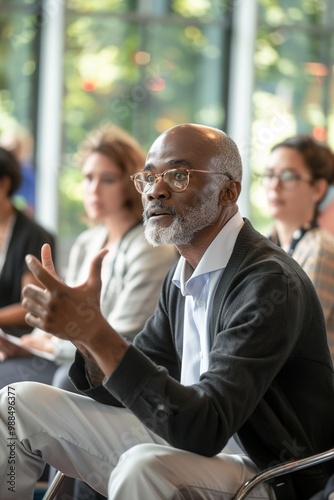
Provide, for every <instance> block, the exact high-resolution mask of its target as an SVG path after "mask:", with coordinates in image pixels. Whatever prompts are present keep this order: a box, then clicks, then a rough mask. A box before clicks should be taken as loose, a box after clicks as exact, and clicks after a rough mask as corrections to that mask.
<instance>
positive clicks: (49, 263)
mask: <svg viewBox="0 0 334 500" xmlns="http://www.w3.org/2000/svg"><path fill="white" fill-rule="evenodd" d="M41 258H42V266H43V267H44V269H45V270H46V271H48V273H50V274H51V275H52V276H54V277H55V278H56V279H59V276H58V275H57V273H56V270H55V266H54V263H53V258H52V250H51V247H50V245H49V244H48V243H45V244H44V245H43V246H42V249H41Z"/></svg>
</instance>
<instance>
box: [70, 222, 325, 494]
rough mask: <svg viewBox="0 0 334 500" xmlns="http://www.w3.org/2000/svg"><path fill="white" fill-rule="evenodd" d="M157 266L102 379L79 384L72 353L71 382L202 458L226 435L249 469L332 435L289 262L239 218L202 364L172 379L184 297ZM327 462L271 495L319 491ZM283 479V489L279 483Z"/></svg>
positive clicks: (313, 303) (321, 376) (320, 331)
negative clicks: (128, 341) (123, 344)
mask: <svg viewBox="0 0 334 500" xmlns="http://www.w3.org/2000/svg"><path fill="white" fill-rule="evenodd" d="M172 276H173V270H172V271H171V272H170V273H169V274H168V275H167V277H166V279H165V282H164V285H163V289H162V294H161V297H160V301H159V304H158V306H157V309H156V311H155V314H154V315H153V316H152V317H151V318H150V319H149V320H148V322H147V323H146V325H145V327H144V329H143V331H142V332H141V333H140V334H138V336H137V337H136V339H135V342H134V345H133V346H131V347H130V349H129V350H128V352H127V354H126V355H125V358H124V359H123V360H122V362H121V363H120V365H119V366H118V368H117V370H116V371H115V372H114V373H113V375H112V376H111V377H110V378H109V379H107V380H105V382H104V387H102V386H101V387H97V388H93V389H90V388H89V384H88V382H87V380H86V377H85V371H84V363H83V360H82V358H81V357H80V355H78V356H77V358H76V362H75V364H74V365H73V366H72V369H71V377H72V380H73V381H74V382H75V383H76V385H77V387H78V389H80V390H82V391H83V392H85V393H86V394H87V395H89V396H91V397H93V398H94V399H96V400H98V401H101V402H103V403H105V404H112V405H115V404H116V405H120V404H123V405H124V406H126V407H128V408H129V409H131V411H133V413H134V414H135V415H137V416H138V417H139V418H140V420H141V421H142V422H143V423H145V424H146V425H147V426H148V427H149V428H151V429H152V430H153V431H154V432H155V433H157V434H158V435H160V436H162V437H163V438H164V439H166V440H167V441H168V442H169V443H170V444H171V445H172V446H175V447H177V448H182V449H185V450H189V451H192V452H194V453H199V454H202V455H206V456H212V455H215V454H217V453H219V452H220V451H221V450H222V448H223V447H224V446H225V445H226V443H227V441H228V439H229V438H230V437H231V436H232V435H233V434H235V433H237V436H238V439H239V440H240V442H241V445H242V446H243V448H244V449H245V451H246V452H247V454H248V455H249V456H250V457H251V459H252V460H253V461H254V462H255V463H256V465H257V466H258V467H259V468H260V469H263V468H266V467H269V466H271V465H274V464H277V463H280V462H285V461H287V460H290V459H297V458H302V457H305V456H308V455H310V454H313V453H317V452H320V451H322V450H324V449H327V448H329V447H330V446H333V445H334V375H333V366H332V361H331V357H330V354H329V349H328V344H327V339H326V330H325V322H324V318H323V313H322V309H321V305H320V302H319V300H318V297H317V295H316V292H315V289H314V287H313V285H312V283H311V281H310V280H309V279H308V277H307V276H306V274H305V273H304V272H303V270H302V269H301V268H300V266H299V265H298V264H297V263H296V262H295V261H294V260H293V259H291V258H290V257H288V256H287V255H286V254H285V252H283V251H282V250H281V249H279V248H277V247H276V246H275V245H273V244H272V243H270V242H269V241H268V240H267V239H266V238H265V237H263V236H262V235H260V234H259V233H258V232H256V231H255V230H254V229H253V227H252V226H251V224H250V223H249V222H248V221H246V222H245V224H244V226H243V228H242V230H241V231H240V233H239V236H238V238H237V241H236V244H235V247H234V250H233V253H232V255H231V258H230V260H229V262H228V265H227V267H226V269H225V272H224V274H223V276H222V279H221V281H220V283H219V285H218V287H217V291H216V294H215V297H214V301H213V305H212V321H211V328H210V335H211V353H210V359H209V369H208V371H207V372H206V373H203V374H202V376H201V379H200V382H199V383H198V384H195V385H192V386H189V387H185V386H182V385H181V384H180V383H179V382H178V381H179V379H180V372H181V370H180V368H181V366H180V365H181V359H182V338H183V310H184V298H183V297H182V295H181V293H180V290H179V289H178V288H177V287H176V286H175V285H173V283H172V281H171V278H172ZM333 470H334V464H332V463H327V464H326V465H324V466H321V467H320V466H319V467H316V468H313V469H312V470H307V471H300V472H299V473H297V474H295V475H294V476H293V480H291V478H289V477H285V478H284V479H285V483H284V484H283V485H282V486H280V489H281V490H282V493H281V494H280V492H279V490H278V491H277V495H278V497H280V498H284V500H288V499H289V498H291V499H293V498H296V499H298V500H302V499H304V498H305V499H306V498H309V496H310V495H311V494H312V493H313V492H316V491H317V490H319V489H321V487H323V485H324V484H325V482H326V479H327V478H328V476H329V474H330V472H331V471H333ZM284 488H285V489H284Z"/></svg>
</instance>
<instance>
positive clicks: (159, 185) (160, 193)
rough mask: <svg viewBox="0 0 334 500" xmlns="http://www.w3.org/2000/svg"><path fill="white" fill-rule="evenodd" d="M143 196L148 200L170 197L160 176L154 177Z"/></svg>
mask: <svg viewBox="0 0 334 500" xmlns="http://www.w3.org/2000/svg"><path fill="white" fill-rule="evenodd" d="M145 196H146V197H147V199H148V200H161V199H165V198H169V197H170V191H169V189H168V186H167V184H166V182H165V181H164V179H163V177H162V176H159V177H158V178H156V179H155V182H154V183H153V184H152V186H151V188H150V189H149V191H148V192H147V193H145Z"/></svg>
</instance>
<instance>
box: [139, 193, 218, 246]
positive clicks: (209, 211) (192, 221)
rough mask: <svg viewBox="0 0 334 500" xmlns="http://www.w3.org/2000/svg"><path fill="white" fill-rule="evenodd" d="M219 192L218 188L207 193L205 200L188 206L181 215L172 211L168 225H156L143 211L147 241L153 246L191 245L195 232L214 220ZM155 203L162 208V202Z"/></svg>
mask: <svg viewBox="0 0 334 500" xmlns="http://www.w3.org/2000/svg"><path fill="white" fill-rule="evenodd" d="M212 191H213V190H212ZM219 193H220V189H219V190H217V189H215V190H214V191H213V192H211V193H208V195H207V198H206V200H205V201H203V202H202V203H201V204H200V205H197V206H196V207H194V208H188V209H187V210H186V212H185V213H184V214H183V215H180V214H177V213H175V211H174V213H173V215H174V220H173V222H172V223H171V224H170V225H169V226H168V227H162V228H159V227H157V226H156V225H155V223H154V220H152V219H151V220H149V219H147V215H146V214H145V212H144V214H143V218H144V228H145V237H146V239H147V241H148V242H149V243H150V244H151V245H153V246H154V247H156V246H159V245H176V246H187V245H191V242H192V240H193V237H194V235H195V234H196V233H198V232H199V231H201V230H202V229H204V228H205V227H207V226H209V225H210V224H212V223H213V222H215V220H216V218H217V207H218V198H219ZM155 205H156V206H157V207H158V206H159V207H160V208H164V204H163V202H159V201H157V202H156V203H155Z"/></svg>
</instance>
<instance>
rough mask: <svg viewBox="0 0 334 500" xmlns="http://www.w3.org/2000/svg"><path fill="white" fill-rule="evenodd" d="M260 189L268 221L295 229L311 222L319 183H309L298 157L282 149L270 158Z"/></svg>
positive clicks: (286, 149)
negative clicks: (293, 226) (275, 221)
mask: <svg viewBox="0 0 334 500" xmlns="http://www.w3.org/2000/svg"><path fill="white" fill-rule="evenodd" d="M264 187H265V191H266V196H267V201H268V207H269V213H270V215H271V217H273V218H274V219H277V220H280V221H282V222H287V223H289V224H295V225H296V226H300V225H302V224H304V223H306V222H310V221H311V220H312V218H313V216H314V213H315V208H316V204H317V202H318V201H319V200H320V199H321V197H322V194H323V192H322V189H321V190H319V182H318V181H317V182H312V176H311V173H310V171H309V169H308V167H307V166H306V164H305V162H304V159H303V157H302V155H301V154H300V153H299V152H298V151H296V150H294V149H291V148H285V147H279V148H277V149H275V150H274V151H273V152H272V153H271V154H270V157H269V161H268V164H267V168H266V171H265V177H264Z"/></svg>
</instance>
